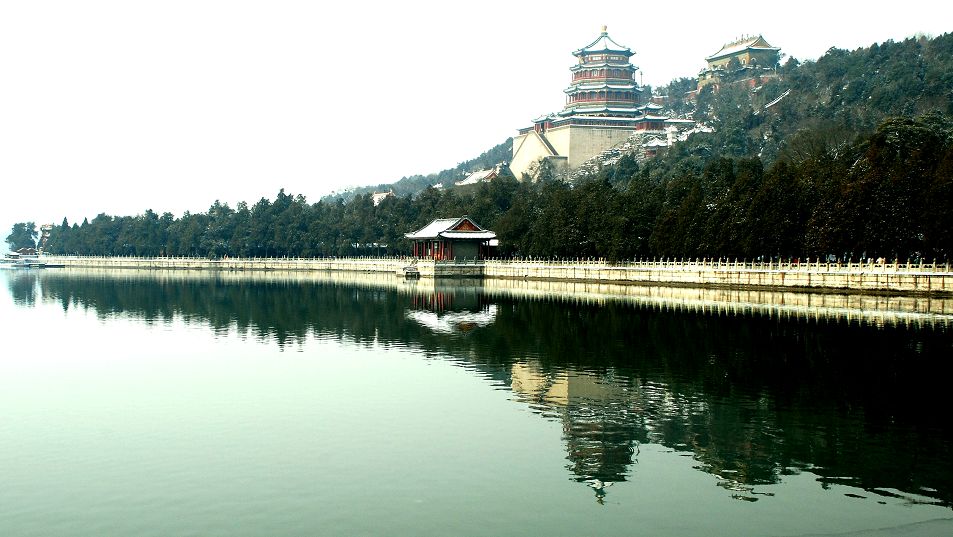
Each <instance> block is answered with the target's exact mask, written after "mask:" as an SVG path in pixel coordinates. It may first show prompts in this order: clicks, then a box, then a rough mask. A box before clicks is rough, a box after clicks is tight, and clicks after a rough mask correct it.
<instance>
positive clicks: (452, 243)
mask: <svg viewBox="0 0 953 537" xmlns="http://www.w3.org/2000/svg"><path fill="white" fill-rule="evenodd" d="M404 236H405V237H407V238H408V239H410V240H411V241H413V244H414V246H413V256H414V257H418V258H430V259H434V260H437V261H443V260H450V259H483V258H485V257H486V256H487V254H488V253H489V252H490V251H491V249H492V248H494V247H495V246H496V245H497V240H496V233H494V232H492V231H490V230H487V229H483V228H482V227H480V226H479V225H477V223H476V222H474V221H473V220H471V219H470V217H468V216H462V217H460V218H438V219H436V220H434V221H433V222H430V223H429V224H427V225H426V226H424V227H422V228H420V229H418V230H417V231H414V232H413V233H407V234H405V235H404Z"/></svg>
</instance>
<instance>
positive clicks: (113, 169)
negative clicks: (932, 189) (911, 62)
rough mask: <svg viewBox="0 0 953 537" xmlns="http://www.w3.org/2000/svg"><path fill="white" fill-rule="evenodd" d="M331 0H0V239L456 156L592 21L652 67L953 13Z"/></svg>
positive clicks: (423, 166)
mask: <svg viewBox="0 0 953 537" xmlns="http://www.w3.org/2000/svg"><path fill="white" fill-rule="evenodd" d="M331 4H336V5H334V7H327V3H319V2H317V1H280V0H272V1H267V2H265V1H261V2H247V1H241V0H227V1H218V0H214V1H212V0H210V1H203V0H188V1H174V0H163V1H161V2H159V1H156V2H152V1H132V0H123V1H95V0H85V1H75V0H72V1H63V2H59V1H41V0H31V1H14V0H0V184H2V192H0V232H2V235H0V238H2V237H6V235H7V234H9V230H10V228H11V226H12V224H13V223H14V222H21V221H27V220H32V221H35V222H37V223H38V224H39V223H43V222H51V223H56V224H59V223H60V222H61V221H62V219H63V217H67V218H69V220H70V222H74V221H75V222H78V221H82V219H83V218H84V217H89V218H90V219H91V218H92V217H94V216H95V215H97V214H98V213H101V212H105V213H108V214H111V215H135V214H139V213H142V212H144V211H145V210H146V209H153V210H154V211H156V212H159V213H161V212H165V211H170V212H172V213H173V214H175V215H176V216H180V215H181V214H182V212H183V211H186V210H189V211H193V212H197V211H205V210H207V209H208V207H209V206H210V205H211V204H212V202H214V201H215V200H216V199H219V200H221V201H222V202H227V203H229V204H231V205H232V206H234V205H235V204H236V203H237V202H239V201H242V200H244V201H248V202H249V203H254V202H255V201H257V200H258V199H260V198H261V197H266V198H268V199H274V196H275V194H277V193H278V190H279V189H281V188H284V189H285V191H286V192H288V193H293V194H304V195H305V196H307V198H308V199H309V200H311V201H317V200H318V199H319V198H320V197H321V196H323V195H325V194H328V193H330V192H332V191H335V190H340V189H342V188H345V187H347V186H355V185H368V184H377V183H390V182H393V181H396V180H397V179H400V178H401V177H402V176H405V175H413V174H418V173H419V174H427V173H431V172H436V171H439V170H441V169H444V168H448V167H452V166H455V165H456V164H457V163H458V162H461V161H463V160H467V159H469V158H472V157H474V156H477V155H479V154H480V153H481V152H483V151H484V150H486V149H489V148H490V147H492V146H494V145H496V144H498V143H500V142H502V141H503V140H505V139H506V138H507V137H509V136H512V135H513V134H514V133H515V131H516V129H518V128H520V127H523V126H526V125H528V124H529V123H530V120H531V119H532V118H534V117H537V116H539V115H541V114H544V113H548V112H553V111H556V110H559V109H560V108H562V106H563V104H564V94H563V92H562V90H563V89H564V88H565V87H566V86H567V85H568V84H569V80H570V73H569V70H568V69H569V67H570V66H571V65H572V63H573V60H574V58H573V56H572V55H571V52H572V51H573V50H575V49H578V48H580V47H583V46H585V45H587V44H588V43H589V42H591V41H592V40H594V39H595V38H596V37H597V36H598V34H599V31H600V29H601V26H602V25H603V24H605V25H608V29H609V35H610V36H611V37H612V38H613V39H614V40H616V41H617V42H619V43H621V44H623V45H625V46H627V47H629V48H631V49H632V50H633V51H635V53H636V55H635V56H634V57H633V62H634V63H635V64H636V65H637V66H639V67H640V69H641V75H642V80H643V82H644V83H645V84H652V85H663V84H665V83H667V82H668V81H670V80H672V79H673V78H678V77H683V76H693V75H694V74H695V73H697V72H698V70H699V69H700V68H701V67H702V66H703V65H704V60H703V58H704V57H705V56H707V55H709V54H712V53H713V52H715V51H717V50H718V49H719V48H720V47H721V45H722V44H723V43H725V42H727V41H731V40H733V39H735V38H737V37H739V36H741V35H749V34H750V35H753V34H762V35H764V37H765V39H767V41H768V42H770V43H771V44H772V45H774V46H778V47H781V51H782V54H785V55H786V56H794V57H796V58H798V59H800V60H805V59H816V58H818V57H819V56H821V55H822V54H823V53H824V51H826V50H827V49H828V48H830V47H831V46H836V47H840V48H847V49H854V48H857V47H862V46H868V45H870V44H871V43H874V42H882V41H885V40H888V39H894V40H900V39H903V38H905V37H908V36H912V35H915V34H917V33H923V34H928V35H939V34H942V33H945V32H948V31H950V30H953V22H951V21H953V7H950V6H951V4H948V3H946V2H939V1H919V0H916V1H908V2H903V3H901V4H897V3H895V2H891V3H885V2H883V3H878V2H864V3H862V4H854V3H841V2H813V1H802V2H765V3H761V4H758V3H755V4H752V3H738V4H731V3H725V2H700V3H693V2H685V1H682V2H670V3H663V2H654V3H645V2H610V1H605V2H598V1H596V0H585V1H583V0H576V1H574V2H559V1H545V2H535V1H528V0H523V1H513V0H509V1H506V2H497V1H486V0H483V1H474V2H446V1H444V2H433V3H431V2H415V1H412V0H411V1H404V2H386V3H380V4H378V3H370V2H360V1H351V2H337V3H331ZM855 5H856V6H862V7H854V6H855ZM599 6H604V7H602V8H600V7H599ZM782 61H783V60H782Z"/></svg>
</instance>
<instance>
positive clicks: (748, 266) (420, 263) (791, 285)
mask: <svg viewBox="0 0 953 537" xmlns="http://www.w3.org/2000/svg"><path fill="white" fill-rule="evenodd" d="M42 259H43V260H44V261H46V262H47V263H51V264H58V265H64V266H65V267H66V268H80V267H89V268H128V269H181V270H225V271H260V270H282V271H344V272H377V273H390V274H395V275H396V274H403V270H404V268H405V267H407V266H409V265H413V266H415V267H416V268H417V270H418V272H419V274H420V276H421V277H424V278H444V277H470V278H494V279H518V280H542V281H567V282H586V283H612V284H658V285H674V286H693V287H724V288H758V289H810V290H829V291H838V290H839V291H852V292H868V293H894V294H924V295H953V267H951V266H950V264H949V263H942V264H941V263H910V262H907V263H900V262H892V263H886V262H880V263H877V262H873V261H870V262H865V263H859V262H857V263H853V262H852V263H826V262H819V261H811V262H795V261H772V262H766V263H762V262H750V261H748V262H745V261H727V260H662V261H657V260H652V261H648V260H646V261H628V262H620V263H608V262H606V261H604V260H597V259H591V260H569V259H565V260H531V259H488V260H481V261H474V260H469V261H433V260H427V259H413V258H410V257H360V258H310V259H304V258H224V259H201V258H193V257H85V256H43V257H42Z"/></svg>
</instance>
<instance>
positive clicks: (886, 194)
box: [46, 115, 953, 259]
mask: <svg viewBox="0 0 953 537" xmlns="http://www.w3.org/2000/svg"><path fill="white" fill-rule="evenodd" d="M816 141H817V143H816V144H815V145H814V146H813V147H809V148H806V149H805V150H804V152H802V153H798V155H797V156H796V158H795V157H793V156H789V157H786V158H782V159H779V160H777V161H776V162H774V163H773V164H771V165H769V166H765V164H764V163H763V162H762V160H761V159H759V158H757V157H717V158H711V159H708V160H699V159H693V158H692V157H691V155H682V156H681V158H675V160H674V162H677V166H678V167H677V169H671V168H670V166H671V164H672V162H673V160H672V159H668V160H664V159H663V160H654V161H649V162H648V163H647V164H645V165H643V166H639V165H638V164H637V162H636V161H635V159H634V158H632V157H627V158H624V159H623V160H622V161H621V162H620V163H619V164H618V165H616V166H613V167H608V168H605V169H603V170H602V171H601V172H600V173H599V174H598V175H596V176H594V177H590V178H587V179H584V180H581V181H579V182H577V183H576V184H575V185H570V184H567V183H566V182H563V181H560V180H546V181H541V182H539V183H529V182H519V181H517V180H515V179H513V178H505V177H504V178H500V179H497V180H494V181H492V182H490V183H483V184H480V185H478V186H477V187H476V188H474V189H471V190H468V191H464V190H454V189H450V190H439V189H432V188H431V189H427V190H425V191H424V192H422V193H421V194H419V195H418V196H415V197H413V196H403V197H393V198H388V199H386V200H384V201H383V202H382V203H381V204H380V205H378V206H374V204H373V203H372V200H371V196H370V195H362V196H357V197H355V198H354V199H352V200H351V201H350V202H346V203H345V202H344V201H342V200H336V201H330V202H329V201H319V202H317V203H308V202H307V200H306V199H305V198H304V197H303V196H300V195H298V196H292V195H289V194H286V193H285V192H284V190H282V191H281V192H279V193H278V195H277V197H276V198H275V200H274V201H269V200H266V199H261V200H260V201H258V202H257V203H255V204H254V205H251V206H249V205H247V204H246V203H239V204H238V206H237V207H236V208H231V207H229V206H228V204H222V203H219V202H218V201H216V202H215V203H214V204H213V205H212V206H211V207H210V208H209V210H208V211H207V212H204V213H186V214H184V215H183V216H182V217H180V218H175V217H173V216H172V215H171V214H169V213H165V214H162V215H161V216H160V215H158V214H156V213H155V212H153V211H151V210H149V211H145V212H144V213H143V214H140V215H137V216H122V217H114V216H109V215H105V214H100V215H99V216H97V217H96V218H94V219H93V220H91V221H88V222H87V221H84V222H83V223H82V225H76V224H73V225H69V223H68V222H66V221H65V220H64V221H63V223H62V225H60V226H58V227H55V228H54V230H53V232H52V234H51V236H50V239H49V241H48V243H47V248H46V249H47V251H49V252H52V253H63V254H86V255H144V256H153V255H175V256H182V255H184V256H201V257H221V256H231V257H235V256H241V257H269V256H270V257H275V256H303V257H312V256H350V255H378V254H381V255H383V254H388V255H398V254H406V253H408V252H409V251H410V247H409V243H408V242H407V241H406V239H404V238H403V234H404V233H406V232H409V231H413V230H415V229H418V228H420V227H422V226H424V225H425V224H426V223H428V222H429V221H430V220H431V219H433V218H438V217H449V216H459V215H463V214H468V215H470V216H472V217H473V218H474V219H475V220H477V221H478V222H479V223H481V224H482V225H484V226H486V227H488V228H490V229H492V230H494V231H496V232H497V234H498V236H499V237H500V241H501V250H500V254H501V255H521V256H538V257H605V258H609V259H627V258H634V257H655V256H658V257H663V256H675V257H723V256H727V257H739V258H741V257H747V258H756V257H762V256H772V257H773V256H782V257H817V256H819V255H824V256H827V255H830V254H835V255H837V256H838V257H841V256H843V257H852V258H854V259H858V258H860V257H864V256H866V257H880V256H883V257H890V258H892V257H895V256H897V257H900V258H906V257H936V258H940V259H945V258H948V257H949V256H950V254H953V125H951V123H950V122H949V121H948V120H947V119H945V118H944V117H942V116H939V115H933V116H927V117H924V118H920V119H916V120H913V119H891V120H889V121H887V122H885V123H883V124H882V125H881V126H880V127H879V128H878V129H877V131H876V132H875V133H874V134H873V135H872V136H870V137H868V138H864V139H860V140H858V141H856V142H855V143H853V144H850V145H849V146H847V147H844V146H841V145H837V146H835V147H830V146H827V145H825V144H824V143H823V139H822V138H816ZM690 147H691V146H690V144H685V146H684V147H683V148H682V150H685V151H687V150H689V148H690ZM678 150H679V146H676V148H673V151H678ZM675 157H678V155H675Z"/></svg>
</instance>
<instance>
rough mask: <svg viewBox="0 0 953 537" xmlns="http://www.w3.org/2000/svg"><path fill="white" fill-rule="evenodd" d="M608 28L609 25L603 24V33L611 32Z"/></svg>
mask: <svg viewBox="0 0 953 537" xmlns="http://www.w3.org/2000/svg"><path fill="white" fill-rule="evenodd" d="M608 29H609V27H608V26H606V25H605V24H603V25H602V35H607V34H608V33H609V32H608V31H607V30H608Z"/></svg>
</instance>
